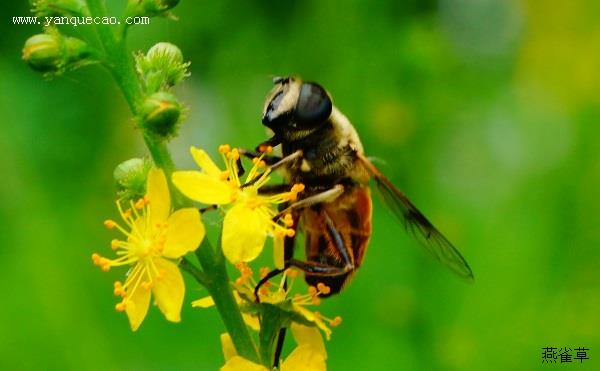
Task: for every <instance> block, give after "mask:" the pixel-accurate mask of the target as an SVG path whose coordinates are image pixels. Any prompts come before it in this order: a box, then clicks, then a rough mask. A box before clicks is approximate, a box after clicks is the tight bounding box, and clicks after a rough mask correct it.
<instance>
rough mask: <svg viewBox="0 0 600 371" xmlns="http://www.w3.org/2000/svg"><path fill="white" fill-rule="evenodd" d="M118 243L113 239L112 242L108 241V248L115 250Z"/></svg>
mask: <svg viewBox="0 0 600 371" xmlns="http://www.w3.org/2000/svg"><path fill="white" fill-rule="evenodd" d="M120 243H121V241H119V240H117V239H114V240H112V241H110V248H111V249H113V250H116V249H118V248H119V245H120Z"/></svg>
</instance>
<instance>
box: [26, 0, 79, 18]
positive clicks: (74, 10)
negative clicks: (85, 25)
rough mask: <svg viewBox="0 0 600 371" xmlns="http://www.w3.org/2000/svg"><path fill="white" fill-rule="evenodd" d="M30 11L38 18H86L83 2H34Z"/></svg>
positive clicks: (64, 0)
mask: <svg viewBox="0 0 600 371" xmlns="http://www.w3.org/2000/svg"><path fill="white" fill-rule="evenodd" d="M32 5H33V9H32V10H31V11H32V12H33V13H34V14H35V15H37V16H38V17H55V16H65V15H67V16H69V15H70V16H88V15H89V14H90V12H89V10H88V7H87V4H86V2H85V0H36V1H34V2H33V4H32Z"/></svg>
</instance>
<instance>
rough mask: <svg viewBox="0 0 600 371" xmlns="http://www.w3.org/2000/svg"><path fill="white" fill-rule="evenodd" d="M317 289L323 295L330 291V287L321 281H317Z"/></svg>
mask: <svg viewBox="0 0 600 371" xmlns="http://www.w3.org/2000/svg"><path fill="white" fill-rule="evenodd" d="M317 290H319V292H320V293H321V294H324V295H327V294H329V293H330V292H331V289H330V288H329V286H327V285H326V284H324V283H323V282H319V283H318V284H317Z"/></svg>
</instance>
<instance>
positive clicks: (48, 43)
mask: <svg viewBox="0 0 600 371" xmlns="http://www.w3.org/2000/svg"><path fill="white" fill-rule="evenodd" d="M61 57H62V56H61V51H60V42H59V40H58V39H57V38H56V37H54V36H53V35H48V34H39V35H34V36H31V37H30V38H29V39H27V41H25V47H24V48H23V60H25V62H27V64H29V66H30V67H31V68H33V69H34V70H36V71H39V72H56V71H58V69H59V65H60V63H61V60H62V59H61Z"/></svg>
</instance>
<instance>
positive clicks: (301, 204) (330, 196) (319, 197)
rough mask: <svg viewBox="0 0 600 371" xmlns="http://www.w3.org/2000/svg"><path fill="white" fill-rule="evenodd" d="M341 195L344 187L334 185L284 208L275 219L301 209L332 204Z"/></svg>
mask: <svg viewBox="0 0 600 371" xmlns="http://www.w3.org/2000/svg"><path fill="white" fill-rule="evenodd" d="M342 193H344V186H343V185H341V184H336V185H335V186H334V187H333V188H331V189H328V190H326V191H323V192H321V193H317V194H315V195H312V196H309V197H306V198H303V199H302V200H300V201H298V202H294V203H293V204H291V205H290V206H288V207H287V208H285V209H284V210H283V211H281V212H279V214H277V216H276V218H278V217H281V216H282V215H284V214H286V213H288V212H289V211H291V210H301V209H304V208H307V207H309V206H312V205H316V204H321V203H326V202H332V201H334V200H335V199H336V198H338V197H339V196H341V195H342Z"/></svg>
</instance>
